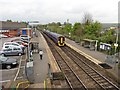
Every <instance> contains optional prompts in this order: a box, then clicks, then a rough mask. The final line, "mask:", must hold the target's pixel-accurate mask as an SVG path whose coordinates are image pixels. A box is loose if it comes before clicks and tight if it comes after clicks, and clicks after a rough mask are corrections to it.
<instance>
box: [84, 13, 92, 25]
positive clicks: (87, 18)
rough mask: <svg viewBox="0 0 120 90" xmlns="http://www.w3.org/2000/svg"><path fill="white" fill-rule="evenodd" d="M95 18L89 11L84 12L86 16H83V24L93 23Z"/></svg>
mask: <svg viewBox="0 0 120 90" xmlns="http://www.w3.org/2000/svg"><path fill="white" fill-rule="evenodd" d="M92 21H93V19H92V15H91V14H90V13H88V12H86V13H84V16H83V20H82V22H83V24H85V25H89V24H90V23H92Z"/></svg>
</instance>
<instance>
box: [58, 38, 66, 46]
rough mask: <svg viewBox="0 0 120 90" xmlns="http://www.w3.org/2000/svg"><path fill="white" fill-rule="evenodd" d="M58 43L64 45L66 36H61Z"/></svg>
mask: <svg viewBox="0 0 120 90" xmlns="http://www.w3.org/2000/svg"><path fill="white" fill-rule="evenodd" d="M58 45H59V46H64V45H65V37H63V36H60V37H59V39H58Z"/></svg>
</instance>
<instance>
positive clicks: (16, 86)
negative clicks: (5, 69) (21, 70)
mask: <svg viewBox="0 0 120 90" xmlns="http://www.w3.org/2000/svg"><path fill="white" fill-rule="evenodd" d="M25 83H29V81H23V82H20V83H18V84H17V86H16V89H18V88H19V86H20V85H21V84H25ZM28 87H29V84H28V85H27V86H26V87H25V88H28Z"/></svg>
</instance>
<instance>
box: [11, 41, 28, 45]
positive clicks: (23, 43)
mask: <svg viewBox="0 0 120 90" xmlns="http://www.w3.org/2000/svg"><path fill="white" fill-rule="evenodd" d="M11 42H17V43H18V44H20V45H24V46H25V47H27V46H28V43H25V42H23V41H21V40H20V39H14V40H11Z"/></svg>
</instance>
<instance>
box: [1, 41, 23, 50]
mask: <svg viewBox="0 0 120 90" xmlns="http://www.w3.org/2000/svg"><path fill="white" fill-rule="evenodd" d="M6 45H7V46H8V45H9V46H18V47H21V48H22V49H23V50H24V49H25V46H23V45H20V44H18V43H16V42H5V43H4V44H3V49H4V48H5V46H6Z"/></svg>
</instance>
